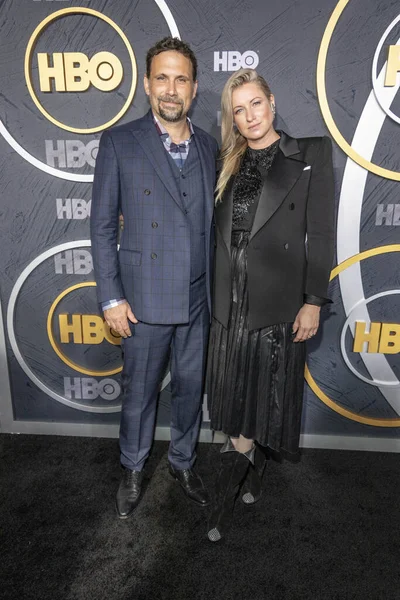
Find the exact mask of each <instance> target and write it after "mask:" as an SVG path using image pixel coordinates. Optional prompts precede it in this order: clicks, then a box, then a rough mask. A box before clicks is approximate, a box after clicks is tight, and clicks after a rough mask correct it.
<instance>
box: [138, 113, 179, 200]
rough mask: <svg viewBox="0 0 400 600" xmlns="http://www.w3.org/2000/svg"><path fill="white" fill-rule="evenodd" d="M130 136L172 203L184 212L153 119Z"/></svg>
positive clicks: (170, 167) (166, 155) (170, 166)
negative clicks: (144, 156) (133, 138)
mask: <svg viewBox="0 0 400 600" xmlns="http://www.w3.org/2000/svg"><path fill="white" fill-rule="evenodd" d="M132 134H133V136H134V137H135V139H136V140H137V142H138V143H139V144H140V146H141V147H142V149H143V152H144V153H145V154H146V156H147V158H148V159H149V161H150V162H151V164H152V165H153V167H154V170H155V172H156V174H157V175H158V176H159V178H160V179H161V181H162V182H163V184H164V185H165V187H166V188H167V190H168V191H169V193H170V194H171V196H172V198H173V199H174V201H175V202H176V203H177V205H178V206H179V208H180V209H181V210H184V207H183V204H182V201H181V197H180V193H179V189H178V186H177V183H176V179H175V177H174V174H173V170H172V165H171V164H170V162H169V157H168V154H167V152H166V150H165V148H164V146H163V143H162V141H161V139H160V136H159V135H158V132H157V129H156V127H155V126H154V123H153V119H152V118H151V117H150V118H149V119H148V122H146V127H143V128H141V129H134V130H132Z"/></svg>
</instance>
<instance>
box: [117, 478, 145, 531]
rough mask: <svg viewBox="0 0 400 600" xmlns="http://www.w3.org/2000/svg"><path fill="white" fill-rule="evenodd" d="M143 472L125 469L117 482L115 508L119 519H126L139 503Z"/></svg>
mask: <svg viewBox="0 0 400 600" xmlns="http://www.w3.org/2000/svg"><path fill="white" fill-rule="evenodd" d="M142 479H143V473H142V472H141V471H130V470H129V469H125V471H124V475H123V477H122V479H121V483H120V484H119V488H118V492H117V499H116V509H117V515H118V517H119V518H120V519H127V518H128V517H130V516H131V514H132V513H133V511H134V510H135V508H136V507H137V505H138V504H139V500H140V494H141V491H142Z"/></svg>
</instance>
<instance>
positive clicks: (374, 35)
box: [0, 0, 400, 450]
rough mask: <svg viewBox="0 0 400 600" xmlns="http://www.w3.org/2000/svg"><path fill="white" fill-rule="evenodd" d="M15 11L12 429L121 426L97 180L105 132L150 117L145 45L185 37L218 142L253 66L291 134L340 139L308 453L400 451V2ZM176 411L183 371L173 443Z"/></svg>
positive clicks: (75, 6) (10, 117)
mask: <svg viewBox="0 0 400 600" xmlns="http://www.w3.org/2000/svg"><path fill="white" fill-rule="evenodd" d="M0 16H1V19H0V28H1V46H0V64H1V73H0V82H1V85H0V90H1V91H0V134H1V135H0V150H1V151H0V164H1V168H0V193H1V222H0V228H1V235H0V261H1V273H2V277H1V280H0V293H1V304H2V316H3V323H4V333H2V336H3V339H2V340H1V341H2V346H3V357H2V358H3V359H5V360H6V361H7V364H6V367H7V368H6V369H5V370H4V374H5V375H4V376H3V380H4V381H3V382H2V389H3V392H2V396H1V411H0V420H1V427H2V430H3V431H13V432H18V431H21V432H36V433H38V432H43V433H60V432H61V433H69V434H85V435H90V434H93V435H116V433H117V428H118V422H119V411H120V401H121V387H120V377H119V376H120V371H121V350H120V340H119V339H118V338H117V337H116V336H115V334H113V332H112V331H110V330H109V329H108V328H107V327H106V325H105V324H104V322H103V319H102V317H101V315H100V314H99V312H98V307H97V304H96V296H95V283H94V276H93V268H92V256H91V249H90V240H89V219H90V206H91V184H92V180H93V172H94V166H95V161H96V155H97V150H98V144H99V138H100V135H101V132H102V131H103V130H104V129H106V128H109V127H112V126H113V125H115V124H117V123H123V122H126V121H129V120H132V119H135V118H138V117H139V116H141V115H143V114H144V113H145V112H146V111H147V110H148V102H147V97H146V96H145V94H144V90H143V75H144V70H145V54H146V51H147V50H148V48H149V47H150V46H152V45H153V43H154V42H155V41H157V40H159V39H161V38H162V37H164V36H166V35H174V36H177V37H180V38H181V39H183V40H185V41H188V42H189V43H190V44H191V46H192V48H193V50H194V51H195V53H196V55H197V58H198V62H199V94H198V98H197V99H196V101H195V104H194V107H193V110H192V115H191V116H192V119H193V121H194V122H195V123H196V124H198V125H199V126H200V127H202V128H204V129H205V130H206V131H208V132H210V133H211V134H212V135H214V136H215V137H216V138H217V139H218V140H219V139H220V113H219V103H220V94H221V91H222V88H223V86H224V83H225V81H226V80H227V78H228V77H229V75H230V74H231V73H232V72H233V71H235V70H237V69H239V68H240V67H253V68H257V70H258V71H259V72H260V73H261V74H262V75H263V76H264V77H265V78H266V79H267V81H268V82H269V84H270V86H271V88H272V91H273V92H274V94H275V97H276V106H277V113H278V118H277V126H278V127H279V128H282V129H284V130H286V131H287V132H288V133H290V134H291V135H294V136H309V135H323V134H328V135H330V136H331V138H332V141H333V148H334V165H335V179H336V193H337V254H336V260H335V264H334V265H333V267H334V268H333V271H332V276H331V288H330V295H331V298H332V300H333V304H332V305H330V306H329V307H328V308H324V310H323V317H322V326H321V329H320V332H319V334H318V336H317V337H316V338H315V339H314V340H313V341H312V342H310V343H309V346H308V350H309V352H308V361H307V368H306V373H305V386H306V395H305V409H304V422H303V438H302V439H303V445H311V446H313V445H314V446H323V445H326V446H330V447H354V448H366V449H368V448H370V449H393V450H396V449H397V450H400V441H399V438H400V382H399V375H400V360H399V352H400V310H399V309H400V275H399V273H400V269H399V266H400V254H399V252H400V235H399V233H400V197H399V191H400V184H399V182H400V144H399V142H400V94H399V93H398V90H399V85H400V9H399V6H398V4H396V3H394V2H387V1H384V0H340V1H339V2H337V0H325V1H324V2H315V1H314V0H301V1H293V0H281V1H280V2H273V1H272V0H271V1H268V0H267V1H266V0H251V1H248V0H243V1H242V2H235V1H233V0H220V1H219V2H218V3H215V2H213V1H211V0H185V1H183V0H165V1H164V0H136V1H135V2H132V0H118V2H113V1H112V0H80V1H78V2H75V1H70V0H3V2H2V3H1V4H0ZM6 375H7V377H6ZM8 377H9V383H8V381H6V379H7V378H8ZM8 390H9V391H10V393H8ZM169 400H170V390H169V373H168V371H167V372H166V373H165V378H164V381H163V383H162V391H161V396H160V407H159V413H158V435H159V436H162V435H163V433H162V432H163V431H164V432H167V431H168V429H167V428H168V425H169ZM207 419H208V414H207V410H206V408H205V410H204V425H203V428H204V431H205V432H206V431H207V429H208V426H207ZM207 435H208V434H207V433H204V434H203V438H202V439H211V438H210V437H209V438H207Z"/></svg>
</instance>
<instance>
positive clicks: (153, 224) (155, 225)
mask: <svg viewBox="0 0 400 600" xmlns="http://www.w3.org/2000/svg"><path fill="white" fill-rule="evenodd" d="M151 226H152V228H153V229H156V228H157V227H158V223H156V222H155V221H153V223H152V224H151Z"/></svg>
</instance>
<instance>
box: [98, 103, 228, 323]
mask: <svg viewBox="0 0 400 600" xmlns="http://www.w3.org/2000/svg"><path fill="white" fill-rule="evenodd" d="M193 128H194V136H193V140H192V141H191V144H196V149H197V153H198V155H199V159H200V165H201V171H202V178H203V191H204V224H205V235H204V237H205V240H204V251H205V253H206V267H207V269H206V277H207V296H208V303H209V307H210V308H211V286H210V279H211V266H212V262H213V255H212V254H213V252H212V250H213V248H214V241H213V227H212V220H213V209H214V188H215V172H216V169H215V161H216V153H217V150H218V146H217V143H216V141H215V140H214V138H212V137H211V136H210V135H208V134H207V133H206V132H204V131H203V130H201V129H199V128H198V127H196V126H193ZM171 160H172V159H171V158H170V157H169V156H168V153H167V152H166V150H165V148H164V147H163V144H162V142H161V139H160V136H159V134H158V133H157V130H156V127H155V125H154V121H153V116H152V113H151V111H149V112H148V113H147V115H145V116H144V117H142V118H140V119H138V120H136V121H132V122H130V123H127V124H124V125H120V126H118V127H115V128H113V129H112V130H110V131H106V132H105V133H103V137H102V141H101V144H100V148H99V153H98V157H97V161H96V172H95V178H94V185H93V201H92V214H91V232H92V252H93V262H94V269H95V273H96V282H97V292H98V301H99V302H100V303H102V302H107V301H109V300H110V299H117V298H121V297H123V298H126V300H127V301H128V302H129V304H130V305H131V307H132V310H133V312H134V314H135V316H136V318H137V319H138V320H139V321H143V322H146V323H156V324H174V323H185V322H188V320H189V284H190V261H191V257H190V247H191V243H190V242H191V240H190V235H191V228H190V223H189V220H188V217H187V214H186V209H185V204H184V201H183V200H184V199H183V198H182V194H181V191H180V189H179V188H178V185H177V181H176V176H175V174H174V171H173V169H172V167H171V164H170V161H171ZM120 212H122V214H123V216H124V230H123V233H122V236H121V241H120V250H119V252H117V242H116V240H117V230H118V215H119V213H120Z"/></svg>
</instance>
